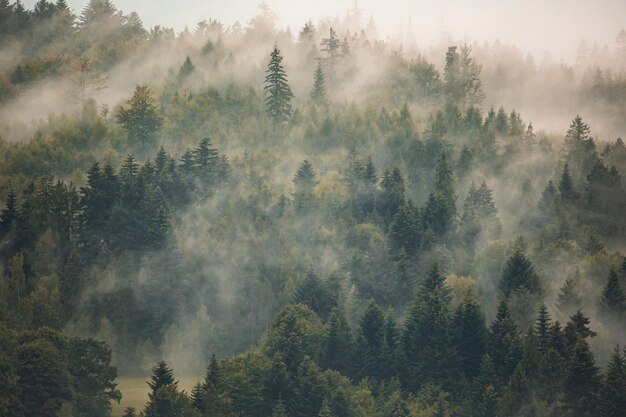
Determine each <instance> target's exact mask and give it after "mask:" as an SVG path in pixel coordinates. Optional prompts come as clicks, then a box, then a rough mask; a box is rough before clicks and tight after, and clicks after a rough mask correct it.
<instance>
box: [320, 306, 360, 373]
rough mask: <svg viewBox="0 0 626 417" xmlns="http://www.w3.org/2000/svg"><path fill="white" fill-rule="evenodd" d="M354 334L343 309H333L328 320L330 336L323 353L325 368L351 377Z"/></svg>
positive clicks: (322, 362)
mask: <svg viewBox="0 0 626 417" xmlns="http://www.w3.org/2000/svg"><path fill="white" fill-rule="evenodd" d="M353 348H354V346H353V340H352V332H351V330H350V326H348V322H347V321H346V317H345V314H344V313H343V310H341V309H337V308H335V309H333V310H332V312H331V313H330V318H329V319H328V336H327V338H326V344H325V346H324V350H323V353H322V361H321V364H323V368H330V369H334V370H336V371H339V372H341V373H342V374H344V375H349V374H350V373H351V371H352V366H351V365H352V364H351V360H352V354H353Z"/></svg>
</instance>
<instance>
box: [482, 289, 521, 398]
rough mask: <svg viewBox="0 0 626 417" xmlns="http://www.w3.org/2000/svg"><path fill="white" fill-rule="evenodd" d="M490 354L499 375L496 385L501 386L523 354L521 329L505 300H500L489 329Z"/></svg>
mask: <svg viewBox="0 0 626 417" xmlns="http://www.w3.org/2000/svg"><path fill="white" fill-rule="evenodd" d="M489 356H490V357H491V359H492V361H493V366H494V369H495V372H496V375H497V377H498V378H497V381H496V387H498V388H499V387H501V386H503V385H504V384H506V382H507V381H508V379H509V377H510V376H511V374H512V373H513V371H514V370H515V367H516V366H517V364H518V363H519V361H520V360H521V356H522V346H521V341H520V337H519V330H518V329H517V326H516V325H515V323H514V322H513V319H511V316H510V313H509V309H508V306H507V304H506V301H504V300H502V301H501V302H500V305H499V306H498V313H497V315H496V319H495V320H494V321H493V323H491V328H490V329H489Z"/></svg>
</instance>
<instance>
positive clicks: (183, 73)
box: [178, 55, 196, 81]
mask: <svg viewBox="0 0 626 417" xmlns="http://www.w3.org/2000/svg"><path fill="white" fill-rule="evenodd" d="M195 69H196V67H195V65H193V62H191V58H189V55H187V58H185V62H183V65H181V66H180V70H178V80H179V81H183V80H184V79H185V78H187V77H189V76H190V75H191V74H192V73H193V72H194V70H195Z"/></svg>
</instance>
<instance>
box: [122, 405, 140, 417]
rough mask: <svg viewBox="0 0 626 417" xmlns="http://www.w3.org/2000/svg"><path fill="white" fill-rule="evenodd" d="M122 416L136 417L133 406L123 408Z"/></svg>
mask: <svg viewBox="0 0 626 417" xmlns="http://www.w3.org/2000/svg"><path fill="white" fill-rule="evenodd" d="M122 417H137V413H136V410H135V407H126V408H125V409H124V414H122Z"/></svg>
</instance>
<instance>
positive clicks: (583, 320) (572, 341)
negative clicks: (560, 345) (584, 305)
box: [564, 310, 596, 353]
mask: <svg viewBox="0 0 626 417" xmlns="http://www.w3.org/2000/svg"><path fill="white" fill-rule="evenodd" d="M590 322H591V320H590V319H589V317H587V316H585V314H583V312H582V311H580V310H578V311H577V312H576V313H575V314H573V315H572V316H571V317H570V319H569V321H568V322H567V324H566V325H565V331H564V333H565V338H566V341H567V344H568V346H567V347H568V353H570V351H572V350H573V349H574V347H575V346H576V343H577V342H578V341H579V340H585V339H587V338H589V337H595V336H596V332H594V331H593V330H591V327H590V326H589V323H590Z"/></svg>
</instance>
